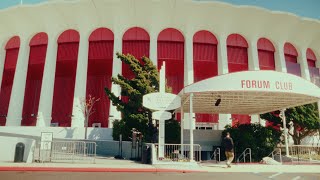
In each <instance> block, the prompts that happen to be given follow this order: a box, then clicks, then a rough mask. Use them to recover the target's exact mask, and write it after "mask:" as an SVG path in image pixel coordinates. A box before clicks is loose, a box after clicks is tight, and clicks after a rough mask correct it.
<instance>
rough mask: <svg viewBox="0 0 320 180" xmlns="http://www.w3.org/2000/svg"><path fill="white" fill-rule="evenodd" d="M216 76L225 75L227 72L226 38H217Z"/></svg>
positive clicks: (223, 36) (221, 36)
mask: <svg viewBox="0 0 320 180" xmlns="http://www.w3.org/2000/svg"><path fill="white" fill-rule="evenodd" d="M218 38H219V42H218V74H219V75H221V74H227V73H228V72H229V68H228V52H227V36H226V35H223V34H222V35H220V36H218Z"/></svg>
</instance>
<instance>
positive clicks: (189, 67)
mask: <svg viewBox="0 0 320 180" xmlns="http://www.w3.org/2000/svg"><path fill="white" fill-rule="evenodd" d="M184 57H185V59H184V62H185V63H184V72H185V74H184V86H187V85H190V84H192V83H193V82H194V78H193V35H192V34H191V33H187V34H186V36H185V44H184Z"/></svg>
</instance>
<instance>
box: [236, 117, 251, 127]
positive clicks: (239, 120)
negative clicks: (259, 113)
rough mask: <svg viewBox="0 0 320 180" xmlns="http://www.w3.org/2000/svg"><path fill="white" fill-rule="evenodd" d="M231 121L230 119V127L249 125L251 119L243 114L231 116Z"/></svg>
mask: <svg viewBox="0 0 320 180" xmlns="http://www.w3.org/2000/svg"><path fill="white" fill-rule="evenodd" d="M231 119H232V126H237V125H241V124H250V123H251V117H250V116H249V115H245V114H232V115H231Z"/></svg>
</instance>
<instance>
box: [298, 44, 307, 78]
mask: <svg viewBox="0 0 320 180" xmlns="http://www.w3.org/2000/svg"><path fill="white" fill-rule="evenodd" d="M298 63H299V64H300V69H301V77H302V78H304V79H306V80H308V81H310V72H309V66H308V61H307V48H299V57H298Z"/></svg>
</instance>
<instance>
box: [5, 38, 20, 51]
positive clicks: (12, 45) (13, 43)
mask: <svg viewBox="0 0 320 180" xmlns="http://www.w3.org/2000/svg"><path fill="white" fill-rule="evenodd" d="M19 47H20V38H19V36H13V37H12V38H11V39H10V40H9V41H8V42H7V44H6V47H5V49H6V50H7V49H16V48H19Z"/></svg>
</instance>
